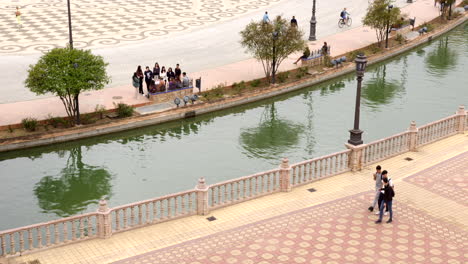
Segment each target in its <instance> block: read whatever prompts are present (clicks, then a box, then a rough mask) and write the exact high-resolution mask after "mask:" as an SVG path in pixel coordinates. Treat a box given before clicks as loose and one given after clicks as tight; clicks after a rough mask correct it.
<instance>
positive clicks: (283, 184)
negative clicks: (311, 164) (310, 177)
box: [280, 158, 291, 192]
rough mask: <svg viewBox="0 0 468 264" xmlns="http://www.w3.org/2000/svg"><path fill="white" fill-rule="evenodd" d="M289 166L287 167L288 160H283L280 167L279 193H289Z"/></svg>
mask: <svg viewBox="0 0 468 264" xmlns="http://www.w3.org/2000/svg"><path fill="white" fill-rule="evenodd" d="M290 175H291V166H289V160H288V158H283V160H282V161H281V165H280V191H282V192H289V191H291V180H290V178H291V177H290Z"/></svg>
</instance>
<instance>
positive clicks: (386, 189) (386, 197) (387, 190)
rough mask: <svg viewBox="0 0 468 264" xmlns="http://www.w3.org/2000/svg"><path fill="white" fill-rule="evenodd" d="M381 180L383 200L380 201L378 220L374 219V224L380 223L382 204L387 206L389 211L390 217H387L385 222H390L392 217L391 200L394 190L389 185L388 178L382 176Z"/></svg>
mask: <svg viewBox="0 0 468 264" xmlns="http://www.w3.org/2000/svg"><path fill="white" fill-rule="evenodd" d="M382 180H383V183H384V186H383V187H382V191H383V200H382V203H381V204H380V214H379V220H377V221H375V223H376V224H379V223H382V217H383V211H384V204H385V205H386V206H387V208H388V212H389V213H390V218H389V219H388V221H387V223H391V222H392V217H393V210H392V201H393V196H395V192H394V191H393V188H392V187H391V186H390V184H389V181H388V178H383V179H382Z"/></svg>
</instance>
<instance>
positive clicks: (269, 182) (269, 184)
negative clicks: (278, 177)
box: [267, 173, 274, 192]
mask: <svg viewBox="0 0 468 264" xmlns="http://www.w3.org/2000/svg"><path fill="white" fill-rule="evenodd" d="M273 175H274V174H273ZM271 191H273V188H271V174H270V173H269V174H268V175H267V192H271Z"/></svg>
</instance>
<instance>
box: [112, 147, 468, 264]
mask: <svg viewBox="0 0 468 264" xmlns="http://www.w3.org/2000/svg"><path fill="white" fill-rule="evenodd" d="M466 164H468V152H465V153H463V154H460V155H458V156H457V157H455V158H452V159H450V160H447V161H445V162H442V163H440V164H437V165H434V166H432V167H430V168H428V169H426V170H424V171H423V172H421V173H416V174H415V175H413V176H410V177H408V179H409V180H407V181H409V182H412V181H411V180H413V179H420V178H421V177H422V176H421V175H424V177H426V178H431V177H432V176H433V175H437V176H438V177H437V178H440V177H443V178H446V179H449V181H445V182H444V183H446V184H448V185H449V186H450V185H452V183H451V182H452V181H454V182H456V183H462V184H464V186H466V183H468V178H467V177H466V176H468V170H467V166H466ZM453 170H458V171H460V173H458V174H457V173H453ZM433 181H434V179H432V180H431V181H429V180H427V181H426V182H433ZM417 183H419V182H417ZM444 183H442V184H441V185H444ZM462 184H460V185H462ZM430 187H433V185H431V186H430ZM436 187H437V186H436ZM439 187H440V185H439ZM395 189H396V190H398V186H396V187H395ZM465 190H466V188H465ZM350 191H352V190H350ZM441 194H442V195H445V194H446V193H445V191H442V192H441ZM464 197H466V196H462V197H461V198H464ZM372 198H373V192H372V191H369V192H365V193H360V194H357V195H352V196H348V197H344V198H340V199H337V200H334V201H332V202H328V203H325V204H321V205H318V206H312V207H309V208H305V209H302V210H299V211H296V212H291V213H288V214H285V215H282V216H279V217H274V218H270V219H267V220H264V221H260V222H257V223H253V224H250V225H246V226H242V227H239V228H236V229H233V230H229V231H224V232H219V233H217V234H215V235H212V236H208V237H204V238H200V239H196V240H192V241H189V242H186V243H183V244H179V245H176V246H173V247H169V248H164V249H160V250H155V251H152V252H149V253H146V254H142V255H139V256H134V257H130V258H128V259H125V260H122V261H118V262H114V263H116V264H130V263H135V264H143V263H155V264H156V263H192V264H195V263H245V264H247V263H466V262H465V261H466V257H467V256H468V252H467V251H466V249H465V248H466V246H468V232H467V231H466V230H463V229H460V228H458V227H456V226H453V225H451V224H449V223H446V222H444V221H441V220H439V219H437V218H435V217H433V216H431V215H429V214H427V213H426V212H424V211H423V210H419V209H416V208H413V207H410V206H407V205H405V204H404V203H399V202H398V192H397V195H396V201H395V204H394V210H395V214H394V222H393V223H391V224H385V223H384V224H379V225H376V224H375V223H374V221H375V220H376V218H377V216H376V215H374V214H369V212H367V210H366V207H367V205H368V204H369V201H370V200H372ZM447 198H449V199H456V200H459V199H458V198H457V196H448V197H447ZM465 206H466V203H465Z"/></svg>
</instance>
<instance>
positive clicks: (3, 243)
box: [0, 236, 6, 256]
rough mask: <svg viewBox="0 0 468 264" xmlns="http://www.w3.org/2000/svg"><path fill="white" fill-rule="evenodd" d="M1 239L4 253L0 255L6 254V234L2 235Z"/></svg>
mask: <svg viewBox="0 0 468 264" xmlns="http://www.w3.org/2000/svg"><path fill="white" fill-rule="evenodd" d="M0 240H1V244H0V246H1V249H2V255H0V256H6V244H5V236H0Z"/></svg>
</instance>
